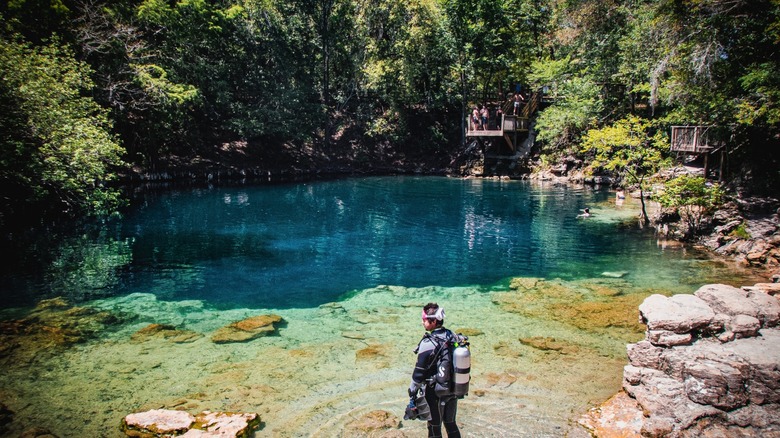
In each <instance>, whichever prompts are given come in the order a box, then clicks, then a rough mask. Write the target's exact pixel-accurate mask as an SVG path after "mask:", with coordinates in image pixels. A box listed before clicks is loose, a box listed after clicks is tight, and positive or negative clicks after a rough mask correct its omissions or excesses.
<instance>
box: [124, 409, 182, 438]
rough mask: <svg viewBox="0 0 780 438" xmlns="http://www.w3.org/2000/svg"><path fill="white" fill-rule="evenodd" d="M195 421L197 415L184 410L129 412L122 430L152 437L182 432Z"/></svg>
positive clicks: (133, 434) (146, 437)
mask: <svg viewBox="0 0 780 438" xmlns="http://www.w3.org/2000/svg"><path fill="white" fill-rule="evenodd" d="M194 423H195V417H194V416H193V415H192V414H190V413H188V412H184V411H172V410H169V409H153V410H151V411H146V412H139V413H135V414H129V415H127V416H126V417H125V418H124V419H123V420H122V430H124V432H125V434H126V435H127V436H131V437H140V438H150V437H156V436H160V435H162V434H172V435H173V434H176V435H178V434H181V433H182V432H185V431H187V430H189V428H190V427H191V426H192V425H193V424H194Z"/></svg>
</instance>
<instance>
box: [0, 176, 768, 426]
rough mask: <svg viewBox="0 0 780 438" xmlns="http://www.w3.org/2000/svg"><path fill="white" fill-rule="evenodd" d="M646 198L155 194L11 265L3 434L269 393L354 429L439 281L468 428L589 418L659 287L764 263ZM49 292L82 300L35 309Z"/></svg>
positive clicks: (471, 193)
mask: <svg viewBox="0 0 780 438" xmlns="http://www.w3.org/2000/svg"><path fill="white" fill-rule="evenodd" d="M585 207H590V208H591V211H592V212H593V213H594V215H593V216H592V217H589V218H586V219H578V218H577V217H576V216H577V214H578V213H579V210H580V209H582V208H585ZM637 214H638V205H637V204H636V203H635V202H633V201H632V200H630V199H629V200H626V202H625V203H624V204H623V205H615V201H614V195H613V194H611V193H609V192H608V191H594V190H592V189H589V188H586V187H571V186H557V185H549V186H548V185H539V184H531V183H527V182H517V181H499V180H482V179H465V180H464V179H447V178H430V177H424V178H423V177H419V178H418V177H382V178H379V177H377V178H361V179H346V180H336V181H320V182H312V183H305V184H302V183H299V184H279V185H268V186H253V187H249V186H242V187H215V188H208V189H189V190H177V191H167V192H158V193H150V194H147V195H145V196H144V197H143V198H141V199H139V201H138V203H137V205H135V206H134V208H133V209H132V210H131V211H130V212H128V213H127V214H126V215H125V217H124V218H123V219H122V220H118V221H111V222H108V223H106V224H102V225H99V226H94V227H90V228H87V229H84V230H80V231H79V232H77V233H71V234H69V235H58V236H49V239H46V238H41V239H39V240H36V241H34V244H33V245H30V246H28V247H23V248H15V249H14V252H13V254H15V257H14V259H13V260H11V261H9V262H7V263H6V264H5V265H4V268H3V269H4V270H3V271H2V280H1V281H2V283H0V285H2V289H1V290H2V296H3V300H2V306H1V307H0V365H2V366H3V371H4V372H3V373H1V374H0V404H3V405H5V406H7V407H8V408H9V409H10V410H11V411H13V412H14V414H13V420H12V421H11V422H10V423H8V424H6V425H5V426H4V425H2V424H0V436H18V435H19V434H20V433H21V432H22V431H24V430H25V429H28V428H30V427H43V428H46V429H48V430H50V431H52V432H53V433H55V434H56V435H57V436H61V437H70V436H79V437H81V436H85V437H86V436H90V437H98V436H100V437H112V438H113V437H116V438H119V437H121V436H124V435H123V433H122V432H121V431H120V429H119V427H118V426H117V425H118V424H119V423H120V421H121V419H122V418H123V417H124V416H125V415H127V414H128V413H131V412H136V411H142V410H148V409H153V408H160V407H166V408H171V409H184V410H187V411H189V412H191V413H193V414H196V413H198V412H200V411H202V410H212V411H220V410H221V411H245V412H257V413H259V414H260V416H261V418H262V421H263V427H262V429H261V430H260V431H258V436H273V437H298V436H316V437H330V436H356V434H355V433H354V430H353V429H351V428H352V427H353V425H354V423H355V422H359V420H360V418H361V417H362V416H363V415H365V414H367V413H368V412H371V411H374V410H385V411H388V412H390V413H391V414H393V415H395V416H396V417H397V418H398V419H399V420H400V419H401V418H402V416H403V409H404V406H405V404H406V401H407V400H406V387H407V386H408V382H409V377H410V375H411V371H412V367H413V363H414V359H415V356H414V354H413V353H412V352H411V350H412V349H413V348H414V347H415V346H416V345H417V342H418V341H419V338H420V336H421V335H422V328H421V326H420V323H419V309H420V307H421V306H422V305H424V304H425V303H427V302H429V301H437V302H439V303H441V304H442V305H443V306H444V307H445V308H446V309H447V325H448V327H450V328H451V329H454V330H456V331H463V332H465V333H469V334H470V336H471V341H472V354H473V360H472V369H473V373H472V385H471V394H470V395H469V396H468V397H467V398H466V399H464V400H462V401H461V402H460V407H459V415H458V420H459V422H460V423H461V427H462V430H463V431H464V434H465V436H475V437H481V436H484V437H498V436H533V437H560V436H570V437H578V436H587V435H583V433H585V432H584V431H583V430H582V429H581V428H580V427H579V426H577V424H576V419H577V418H578V417H579V416H581V415H582V414H583V413H584V412H586V411H587V409H588V408H590V407H592V406H594V405H595V404H598V403H600V402H602V401H604V400H606V399H607V398H608V397H610V396H611V395H612V394H614V393H615V392H616V391H617V390H619V388H620V384H621V377H622V367H623V366H624V365H625V364H626V359H625V345H626V343H628V342H635V341H637V340H638V339H639V338H641V337H642V330H643V328H642V327H641V326H637V320H638V314H637V306H638V304H639V303H641V300H642V299H643V298H644V297H646V296H647V295H649V294H651V293H665V294H672V293H691V292H693V291H695V290H696V288H698V287H699V286H700V285H702V284H706V283H713V282H722V283H729V284H732V285H735V286H738V285H742V284H750V282H756V281H759V280H761V278H760V277H759V276H757V275H756V274H754V273H751V272H747V271H744V270H740V269H736V268H735V267H733V266H732V265H730V264H729V263H726V262H724V261H719V260H714V259H711V258H710V257H709V256H708V255H707V254H706V253H703V252H699V251H697V250H695V249H692V248H684V247H680V246H677V245H666V244H665V243H664V242H659V241H657V239H656V238H655V237H654V236H653V234H652V233H650V232H647V231H645V230H642V229H640V228H639V227H638V226H637V220H636V216H637ZM44 237H45V236H44ZM52 297H62V298H64V299H65V300H66V301H67V303H62V302H53V303H52V302H49V303H48V304H47V305H45V306H43V307H39V308H37V309H35V310H33V309H31V307H30V306H33V305H35V303H37V302H38V301H39V300H40V299H43V298H52ZM68 303H69V304H68ZM72 306H76V307H72ZM265 314H275V315H279V316H281V317H282V318H283V320H284V323H283V324H280V325H279V326H278V327H277V330H276V333H275V334H274V335H273V336H267V337H261V338H258V339H255V340H252V341H248V342H237V343H228V344H221V343H216V342H213V341H212V337H213V336H215V334H216V333H217V332H218V331H219V330H220V329H221V328H222V327H225V326H227V325H229V324H231V323H233V322H236V321H240V320H242V319H244V318H247V317H252V316H256V315H265ZM151 324H164V325H165V327H167V328H166V330H168V334H169V335H170V336H166V335H165V333H163V335H158V336H148V335H145V334H144V333H148V331H145V329H148V328H149V326H150V325H151ZM351 431H352V432H351ZM394 436H404V437H422V436H425V428H424V425H423V424H422V423H419V422H409V421H403V422H401V424H400V428H399V430H398V434H396V435H394Z"/></svg>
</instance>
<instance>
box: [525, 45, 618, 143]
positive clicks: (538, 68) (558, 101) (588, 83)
mask: <svg viewBox="0 0 780 438" xmlns="http://www.w3.org/2000/svg"><path fill="white" fill-rule="evenodd" d="M574 71H575V67H574V66H573V65H572V62H571V60H570V59H569V58H564V59H560V60H557V61H554V60H549V59H545V60H540V61H536V62H534V63H533V64H532V71H531V74H530V75H529V80H530V81H531V83H532V84H533V85H534V86H535V87H539V88H540V87H542V86H547V87H548V88H549V92H550V96H551V97H552V98H553V100H554V101H553V104H552V105H550V106H549V107H548V108H546V109H544V110H543V111H542V112H541V114H539V117H538V118H537V120H536V129H537V130H538V132H539V134H538V136H537V140H539V141H540V142H541V143H542V144H544V145H545V148H546V151H547V152H548V153H551V154H553V155H555V154H557V153H566V152H567V149H568V148H569V147H570V146H572V145H574V144H576V142H577V141H579V139H580V137H581V135H582V133H584V132H585V131H586V130H587V129H588V128H590V127H593V126H595V125H596V123H597V121H598V116H599V114H600V113H601V111H602V108H603V107H602V102H601V96H600V92H601V87H599V86H598V85H596V84H595V83H594V82H593V80H592V79H591V78H590V77H588V76H584V75H583V76H580V75H577V74H575V73H574Z"/></svg>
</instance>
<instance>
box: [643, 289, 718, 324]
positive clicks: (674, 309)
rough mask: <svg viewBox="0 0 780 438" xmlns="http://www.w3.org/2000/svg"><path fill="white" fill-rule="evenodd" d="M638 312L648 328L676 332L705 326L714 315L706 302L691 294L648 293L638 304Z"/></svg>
mask: <svg viewBox="0 0 780 438" xmlns="http://www.w3.org/2000/svg"><path fill="white" fill-rule="evenodd" d="M639 313H640V314H641V316H642V320H643V321H644V322H645V323H646V324H647V328H648V329H649V330H668V331H670V332H674V333H678V334H680V333H688V332H690V331H691V330H696V329H700V328H703V327H707V325H708V324H709V323H710V321H712V319H713V318H714V317H715V312H713V311H712V309H711V308H710V307H709V306H708V305H707V303H705V302H704V301H703V300H701V299H700V298H698V297H695V296H693V295H675V296H673V297H671V298H667V297H665V296H663V295H659V294H655V295H650V296H649V297H647V298H645V301H644V302H643V303H642V304H641V305H640V306H639Z"/></svg>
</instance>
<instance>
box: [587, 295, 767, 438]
mask: <svg viewBox="0 0 780 438" xmlns="http://www.w3.org/2000/svg"><path fill="white" fill-rule="evenodd" d="M689 297H692V298H694V299H693V300H691V299H690V298H683V297H682V296H674V297H671V298H668V299H666V298H665V297H662V296H660V295H658V296H652V297H649V298H648V299H647V300H645V302H644V303H643V304H642V305H641V306H640V311H641V314H642V317H643V318H644V320H645V321H646V322H647V325H648V330H647V332H646V338H645V340H643V341H640V342H637V343H636V344H631V345H629V346H628V347H627V353H628V359H629V364H628V365H626V366H625V367H624V369H623V389H624V391H625V392H626V394H628V395H629V396H631V397H632V398H633V399H634V400H636V402H637V403H638V404H639V406H641V409H642V410H643V412H644V414H645V417H646V418H644V421H643V424H642V426H641V435H642V436H645V437H667V436H670V437H699V436H712V437H715V436H735V437H753V436H761V437H765V436H769V437H778V438H780V415H778V414H779V413H780V329H777V328H776V327H775V326H776V325H777V324H778V322H777V315H778V314H777V310H776V306H777V303H776V302H775V301H774V300H776V298H775V297H774V296H771V295H769V294H767V293H766V292H764V291H762V290H759V289H753V288H748V289H737V288H733V287H731V286H725V285H707V286H703V287H702V288H700V289H699V290H698V291H697V293H696V296H689ZM686 302H687V303H689V304H690V306H688V307H689V308H687V309H682V307H684V306H683V305H682V304H681V303H686ZM702 302H705V303H706V307H707V308H709V309H710V312H711V313H710V314H708V313H707V312H706V311H705V310H704V309H703V308H702V307H701V303H702ZM709 315H712V316H709ZM708 316H709V318H710V321H709V322H708V323H706V320H707V318H708ZM685 318H688V319H689V320H688V321H687V322H686V321H685ZM651 324H652V326H651ZM704 324H706V326H705V325H704ZM686 329H687V330H688V331H685V330H686ZM687 336H690V340H689V341H688V342H683V340H685V339H686V338H687ZM598 436H609V435H604V434H602V433H599V434H598Z"/></svg>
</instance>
